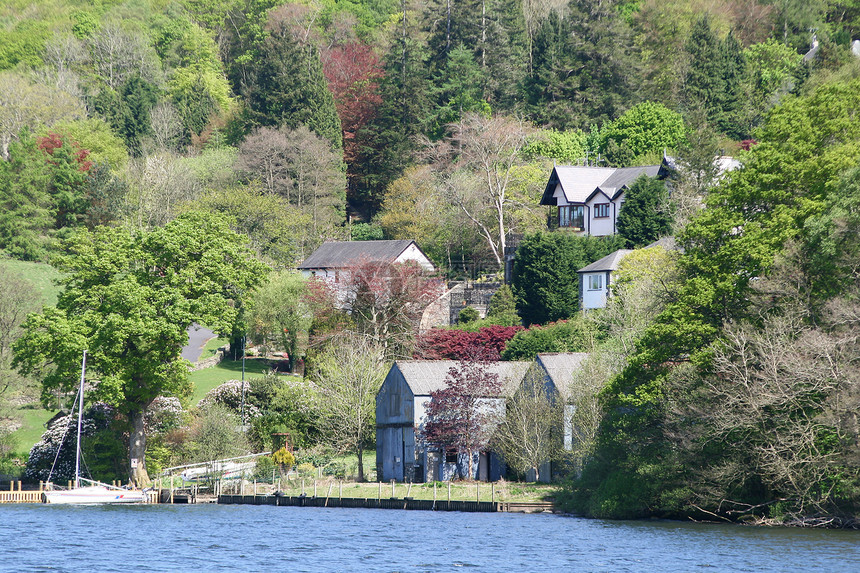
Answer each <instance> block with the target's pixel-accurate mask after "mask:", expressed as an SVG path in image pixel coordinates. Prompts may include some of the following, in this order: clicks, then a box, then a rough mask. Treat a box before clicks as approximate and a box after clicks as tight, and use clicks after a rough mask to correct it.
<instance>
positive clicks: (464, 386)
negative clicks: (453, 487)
mask: <svg viewBox="0 0 860 573" xmlns="http://www.w3.org/2000/svg"><path fill="white" fill-rule="evenodd" d="M445 382H446V386H445V388H441V389H439V390H435V391H434V392H431V393H430V401H429V402H428V403H427V411H426V420H425V422H424V425H423V427H422V428H421V439H422V440H424V441H425V442H426V443H427V444H428V445H431V446H436V447H439V448H442V449H445V450H456V451H457V452H458V453H459V454H465V456H466V458H467V462H468V469H467V476H468V478H469V479H471V478H472V477H474V473H473V471H472V468H473V464H474V457H475V453H476V452H479V451H481V450H482V449H484V448H485V447H486V446H487V444H489V442H490V438H491V435H492V431H493V429H494V428H495V427H496V425H497V423H498V420H499V417H500V413H499V412H498V411H497V409H496V408H495V400H494V399H495V398H497V397H498V396H499V394H500V393H501V389H502V385H501V382H500V381H499V375H498V374H496V373H494V372H490V371H489V370H488V369H487V363H486V362H480V361H476V360H466V361H462V362H460V363H459V364H458V365H457V366H452V367H451V369H450V370H448V376H447V378H446V379H445Z"/></svg>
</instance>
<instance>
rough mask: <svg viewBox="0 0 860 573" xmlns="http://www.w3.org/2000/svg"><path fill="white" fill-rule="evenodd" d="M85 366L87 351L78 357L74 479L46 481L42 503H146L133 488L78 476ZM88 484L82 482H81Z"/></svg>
mask: <svg viewBox="0 0 860 573" xmlns="http://www.w3.org/2000/svg"><path fill="white" fill-rule="evenodd" d="M86 368H87V351H86V350H84V357H83V360H82V361H81V387H80V390H78V439H77V445H76V450H75V482H74V485H73V486H72V488H70V489H60V488H58V487H57V486H55V485H54V484H52V483H50V480H49V482H48V485H47V488H46V490H45V491H44V492H43V493H42V501H43V502H45V503H59V504H76V505H84V504H88V505H103V504H119V503H146V502H147V501H148V500H147V495H146V493H145V492H143V491H141V490H137V489H125V488H121V487H115V486H112V485H108V484H106V483H101V482H97V481H93V480H89V479H86V478H82V477H81V426H82V425H83V419H84V376H85V374H86ZM85 483H86V484H88V485H84V484H85Z"/></svg>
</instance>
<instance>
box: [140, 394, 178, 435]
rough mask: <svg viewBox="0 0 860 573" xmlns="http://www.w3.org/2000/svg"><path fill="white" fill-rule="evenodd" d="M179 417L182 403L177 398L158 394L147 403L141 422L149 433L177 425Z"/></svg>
mask: <svg viewBox="0 0 860 573" xmlns="http://www.w3.org/2000/svg"><path fill="white" fill-rule="evenodd" d="M181 418H182V404H180V403H179V398H174V397H169V396H159V397H158V398H156V399H155V400H153V402H152V404H150V405H149V408H148V409H147V411H146V417H145V418H144V422H143V423H144V428H145V430H146V433H147V435H149V434H152V433H154V432H165V431H167V430H171V429H173V428H176V427H178V426H179V423H180V421H181Z"/></svg>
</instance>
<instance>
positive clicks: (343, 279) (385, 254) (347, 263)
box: [298, 240, 436, 302]
mask: <svg viewBox="0 0 860 573" xmlns="http://www.w3.org/2000/svg"><path fill="white" fill-rule="evenodd" d="M407 261H414V262H416V263H417V264H418V265H420V266H421V268H423V269H424V270H426V271H428V272H431V273H432V272H434V271H435V270H436V267H435V266H434V265H433V262H432V261H431V260H430V259H429V258H428V257H427V255H425V254H424V252H423V251H422V250H421V249H420V248H418V245H416V244H415V241H411V240H399V241H328V242H326V243H323V244H322V245H320V246H319V248H317V250H315V251H314V252H313V253H311V255H310V256H309V257H308V258H306V259H305V261H304V262H303V263H302V264H300V265H299V266H298V270H300V271H301V272H302V274H303V275H304V276H305V277H307V278H310V277H319V278H322V279H325V280H326V281H328V283H329V284H330V285H331V286H332V288H334V290H335V292H336V293H337V294H338V297H339V298H341V302H343V297H344V296H346V295H345V293H346V291H347V290H348V288H349V286H350V279H351V275H350V269H352V268H354V267H356V266H357V265H363V264H366V263H376V264H384V265H391V264H394V263H404V262H407Z"/></svg>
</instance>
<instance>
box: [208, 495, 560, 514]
mask: <svg viewBox="0 0 860 573" xmlns="http://www.w3.org/2000/svg"><path fill="white" fill-rule="evenodd" d="M218 503H221V504H233V505H276V506H290V507H363V508H370V509H407V510H423V511H466V512H480V513H499V512H504V513H543V512H550V513H551V512H553V511H554V504H553V503H552V502H548V501H534V502H510V501H463V500H451V501H448V500H444V499H441V500H432V499H412V498H408V497H406V498H364V497H314V496H286V495H225V494H222V495H219V496H218Z"/></svg>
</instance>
